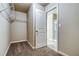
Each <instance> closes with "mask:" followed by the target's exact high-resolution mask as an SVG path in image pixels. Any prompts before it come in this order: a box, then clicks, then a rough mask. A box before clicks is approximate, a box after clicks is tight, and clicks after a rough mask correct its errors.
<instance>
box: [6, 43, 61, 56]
mask: <svg viewBox="0 0 79 59" xmlns="http://www.w3.org/2000/svg"><path fill="white" fill-rule="evenodd" d="M7 56H61V55H60V54H58V53H56V52H55V51H53V50H52V49H50V48H48V47H43V48H39V49H35V50H33V49H32V48H31V47H30V46H29V45H28V43H27V42H20V43H14V44H11V46H10V48H9V50H8V53H7Z"/></svg>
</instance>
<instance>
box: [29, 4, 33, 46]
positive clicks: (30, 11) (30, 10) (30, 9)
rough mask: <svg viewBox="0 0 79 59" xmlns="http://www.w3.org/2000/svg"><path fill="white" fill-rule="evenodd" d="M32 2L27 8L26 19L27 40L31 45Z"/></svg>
mask: <svg viewBox="0 0 79 59" xmlns="http://www.w3.org/2000/svg"><path fill="white" fill-rule="evenodd" d="M33 26H34V25H33V4H32V5H31V6H30V8H29V10H28V21H27V40H28V42H29V43H30V45H31V46H32V47H34V40H33V38H34V37H33Z"/></svg>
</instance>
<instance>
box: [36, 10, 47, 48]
mask: <svg viewBox="0 0 79 59" xmlns="http://www.w3.org/2000/svg"><path fill="white" fill-rule="evenodd" d="M46 40H47V39H46V19H45V12H44V11H42V10H39V9H36V48H40V47H44V46H46V42H47V41H46Z"/></svg>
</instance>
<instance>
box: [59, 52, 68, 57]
mask: <svg viewBox="0 0 79 59" xmlns="http://www.w3.org/2000/svg"><path fill="white" fill-rule="evenodd" d="M58 53H59V54H61V55H63V56H69V55H67V54H66V53H64V52H61V51H58Z"/></svg>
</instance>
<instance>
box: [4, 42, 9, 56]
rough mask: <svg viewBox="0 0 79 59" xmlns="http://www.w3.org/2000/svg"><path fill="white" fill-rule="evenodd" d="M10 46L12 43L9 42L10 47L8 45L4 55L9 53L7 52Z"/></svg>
mask: <svg viewBox="0 0 79 59" xmlns="http://www.w3.org/2000/svg"><path fill="white" fill-rule="evenodd" d="M9 47H10V43H9V45H8V47H7V49H6V51H5V54H4V56H6V55H7V52H8V50H9Z"/></svg>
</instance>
